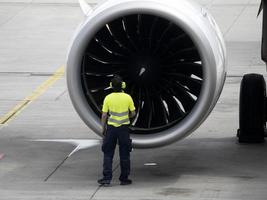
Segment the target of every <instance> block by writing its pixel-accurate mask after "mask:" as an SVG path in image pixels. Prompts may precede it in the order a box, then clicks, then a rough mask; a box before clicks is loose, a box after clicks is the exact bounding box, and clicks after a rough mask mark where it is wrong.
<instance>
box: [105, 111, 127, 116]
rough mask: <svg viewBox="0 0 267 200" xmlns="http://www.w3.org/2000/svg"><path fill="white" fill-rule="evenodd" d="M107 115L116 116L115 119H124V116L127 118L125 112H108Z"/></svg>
mask: <svg viewBox="0 0 267 200" xmlns="http://www.w3.org/2000/svg"><path fill="white" fill-rule="evenodd" d="M109 114H111V115H113V116H116V117H124V116H128V114H129V112H128V111H126V112H121V113H118V112H112V111H110V112H109Z"/></svg>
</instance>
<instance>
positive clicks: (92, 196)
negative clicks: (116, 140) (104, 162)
mask: <svg viewBox="0 0 267 200" xmlns="http://www.w3.org/2000/svg"><path fill="white" fill-rule="evenodd" d="M119 166H120V163H119V162H118V163H117V164H116V166H115V167H114V169H113V170H112V173H114V172H115V171H116V170H117V169H118V168H119ZM102 187H103V186H102V185H99V186H98V187H97V188H96V190H95V192H94V193H93V194H92V195H91V197H90V199H89V200H92V199H93V198H94V197H95V195H96V193H97V192H98V191H99V190H100V189H101V188H102Z"/></svg>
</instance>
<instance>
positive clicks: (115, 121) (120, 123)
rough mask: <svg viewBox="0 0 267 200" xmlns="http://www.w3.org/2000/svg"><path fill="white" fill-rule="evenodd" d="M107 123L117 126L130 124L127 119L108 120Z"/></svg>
mask: <svg viewBox="0 0 267 200" xmlns="http://www.w3.org/2000/svg"><path fill="white" fill-rule="evenodd" d="M108 122H111V123H115V124H117V125H122V124H124V123H130V121H129V119H128V118H127V119H122V120H116V119H112V118H109V119H108Z"/></svg>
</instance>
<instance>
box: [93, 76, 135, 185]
mask: <svg viewBox="0 0 267 200" xmlns="http://www.w3.org/2000/svg"><path fill="white" fill-rule="evenodd" d="M110 86H111V87H112V89H113V91H114V92H113V93H111V94H109V95H107V96H106V98H105V100H104V104H103V108H102V118H101V123H102V126H103V135H104V140H103V145H102V151H103V153H104V164H103V178H102V179H99V180H98V183H99V184H100V185H105V186H107V185H109V184H110V182H111V179H112V162H113V156H114V151H115V148H116V144H117V141H118V143H119V152H120V167H121V175H120V178H119V180H120V182H121V185H129V184H131V183H132V181H131V180H130V179H129V178H128V176H129V174H130V152H131V149H132V144H131V143H132V142H131V139H130V134H129V127H128V126H129V124H130V120H129V118H131V117H134V116H135V107H134V103H133V100H132V98H131V96H130V95H128V94H126V93H124V92H123V89H124V88H125V87H126V84H125V82H123V81H122V79H121V77H119V76H114V78H113V79H112V80H111V83H110ZM108 114H109V116H108Z"/></svg>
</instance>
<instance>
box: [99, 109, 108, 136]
mask: <svg viewBox="0 0 267 200" xmlns="http://www.w3.org/2000/svg"><path fill="white" fill-rule="evenodd" d="M107 119H108V113H106V112H103V113H102V117H101V124H102V127H103V130H102V135H103V136H106V133H107Z"/></svg>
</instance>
